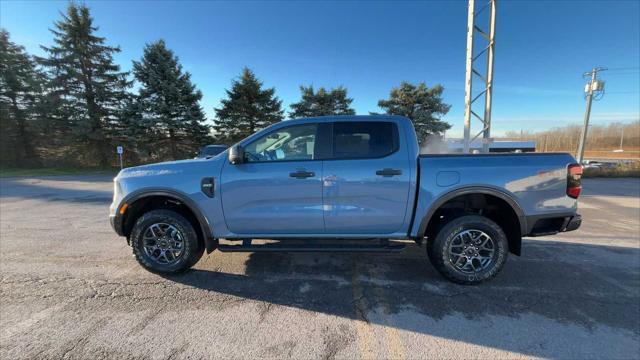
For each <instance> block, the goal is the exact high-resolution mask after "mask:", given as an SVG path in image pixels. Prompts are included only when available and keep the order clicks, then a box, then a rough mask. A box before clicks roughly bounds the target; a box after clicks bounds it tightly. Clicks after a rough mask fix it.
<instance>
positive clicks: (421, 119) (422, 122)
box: [378, 81, 451, 142]
mask: <svg viewBox="0 0 640 360" xmlns="http://www.w3.org/2000/svg"><path fill="white" fill-rule="evenodd" d="M443 91H444V88H443V87H442V85H436V86H434V87H432V88H428V87H427V85H425V84H424V83H420V84H418V85H417V86H416V85H413V84H410V83H407V82H404V81H403V82H402V83H400V86H399V87H397V88H393V89H391V94H390V96H389V99H388V100H380V101H378V106H379V107H381V108H383V109H384V110H385V112H386V113H387V114H389V115H401V116H406V117H408V118H409V119H411V121H413V125H414V127H415V128H416V133H417V135H418V140H419V141H421V142H422V141H423V140H424V139H426V138H427V136H429V135H430V134H437V135H440V134H442V133H444V132H445V131H446V130H448V129H449V128H451V125H450V124H449V123H447V122H444V121H442V120H441V117H442V116H443V115H445V114H446V113H447V112H449V108H451V105H448V104H445V103H444V102H443V100H442V92H443Z"/></svg>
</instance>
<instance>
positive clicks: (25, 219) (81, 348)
mask: <svg viewBox="0 0 640 360" xmlns="http://www.w3.org/2000/svg"><path fill="white" fill-rule="evenodd" d="M584 185H585V190H584V192H583V194H584V195H583V196H582V197H581V199H580V213H581V214H582V215H583V225H582V227H581V228H580V229H579V230H578V231H575V232H571V233H565V234H558V235H555V236H550V237H545V238H530V239H526V240H525V241H524V244H523V256H521V257H517V256H510V257H509V259H508V261H507V264H506V266H505V268H504V270H503V271H502V273H501V274H500V275H498V277H497V278H495V279H494V280H492V281H490V282H488V283H485V284H483V285H480V286H471V287H470V286H459V285H455V284H452V283H450V282H447V281H446V280H444V279H443V278H442V277H440V275H438V273H436V271H435V270H434V269H433V268H432V267H431V265H430V264H429V263H428V261H427V259H426V256H425V251H424V249H423V248H419V247H418V246H411V247H410V248H409V249H408V250H406V251H405V252H402V253H397V254H327V253H318V254H304V253H220V252H217V251H216V252H214V253H212V254H210V255H205V256H204V257H203V258H202V260H201V261H200V262H199V263H198V264H197V265H196V266H195V269H194V270H191V271H189V272H187V273H184V274H181V275H176V276H168V277H163V276H159V275H156V274H152V273H149V272H147V271H145V270H144V269H142V268H141V267H140V266H139V265H138V264H137V263H136V262H135V260H134V259H133V257H132V256H131V250H130V249H129V247H128V246H127V244H126V241H125V240H124V239H123V238H119V237H118V236H117V235H116V234H115V233H114V232H113V230H112V229H111V228H110V226H109V221H108V217H107V213H108V206H109V202H110V201H111V195H112V186H113V183H112V181H111V178H110V177H106V176H55V177H41V178H5V179H0V281H1V282H0V358H2V359H19V358H112V357H117V358H224V359H229V358H251V359H254V358H268V359H275V358H278V359H279V358H294V359H320V358H321V359H334V358H335V359H355V358H363V359H378V358H393V359H417V358H530V357H545V358H567V359H568V358H571V359H585V358H594V359H602V358H635V359H637V358H639V357H640V179H586V180H585V181H584Z"/></svg>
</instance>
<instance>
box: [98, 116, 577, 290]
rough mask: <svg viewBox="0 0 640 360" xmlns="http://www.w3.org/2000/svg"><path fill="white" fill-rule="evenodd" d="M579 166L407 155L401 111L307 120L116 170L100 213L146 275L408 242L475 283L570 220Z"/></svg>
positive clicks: (561, 158) (412, 145) (568, 159)
mask: <svg viewBox="0 0 640 360" xmlns="http://www.w3.org/2000/svg"><path fill="white" fill-rule="evenodd" d="M581 174H582V168H581V166H580V165H578V164H576V163H575V160H574V158H573V157H572V156H571V155H569V154H564V153H514V154H469V155H467V154H457V155H449V154H447V155H420V154H419V146H418V141H417V139H416V133H415V130H414V127H413V124H412V122H411V121H410V120H409V119H407V118H404V117H398V116H385V115H381V116H380V115H376V116H332V117H319V118H307V119H297V120H287V121H282V122H279V123H276V124H274V125H271V126H269V127H267V128H265V129H263V130H260V131H259V132H257V133H255V134H253V135H251V136H249V137H247V138H246V139H244V140H242V141H240V142H238V143H237V144H236V145H234V146H232V147H230V148H229V149H227V150H225V151H224V152H222V153H221V154H219V155H217V156H214V157H212V158H206V159H193V160H183V161H174V162H165V163H159V164H151V165H145V166H138V167H132V168H127V169H124V170H122V171H121V172H120V173H119V174H118V176H117V177H116V178H115V179H114V195H113V203H112V205H111V208H110V221H111V224H112V226H113V228H114V229H115V231H116V233H118V234H119V235H120V236H124V237H126V238H127V241H128V243H129V245H130V246H131V247H132V249H133V254H134V256H135V258H136V259H137V261H138V262H139V263H140V264H141V265H142V266H143V267H145V268H147V269H148V270H151V271H154V272H160V273H173V272H179V271H183V270H185V269H188V268H190V267H191V266H193V265H194V264H195V263H196V262H197V261H198V260H199V259H200V257H201V256H202V254H203V252H204V251H207V252H208V253H210V252H212V251H214V250H216V249H217V250H219V251H223V252H232V251H250V252H256V251H285V252H293V251H325V252H335V251H361V252H391V251H400V250H402V249H403V248H404V247H405V246H406V245H407V243H409V245H410V243H411V242H415V243H417V244H418V245H419V246H421V247H423V248H425V249H426V255H427V256H426V257H428V258H429V260H430V261H431V263H432V264H433V265H434V266H435V268H436V269H437V271H438V272H440V273H441V274H442V275H443V276H444V277H446V278H447V279H449V280H451V281H454V282H457V283H460V284H477V283H480V282H483V281H485V280H488V279H490V278H492V277H494V276H495V275H496V274H497V273H498V272H499V271H500V269H501V268H502V267H503V265H504V264H505V261H506V260H507V254H508V253H513V254H515V255H520V252H521V243H522V238H523V237H524V236H542V235H551V234H555V233H558V232H562V231H571V230H575V229H577V228H578V227H579V226H580V223H581V217H580V215H578V214H577V213H576V211H577V198H578V196H579V195H580V191H581V180H580V177H581ZM253 239H267V240H269V241H266V242H265V241H260V242H259V243H256V242H255V241H253V242H252V240H253ZM292 240H295V241H292Z"/></svg>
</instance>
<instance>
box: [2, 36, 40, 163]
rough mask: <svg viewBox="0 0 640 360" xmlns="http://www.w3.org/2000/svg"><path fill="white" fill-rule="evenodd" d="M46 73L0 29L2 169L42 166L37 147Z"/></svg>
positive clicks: (22, 48)
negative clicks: (7, 167)
mask: <svg viewBox="0 0 640 360" xmlns="http://www.w3.org/2000/svg"><path fill="white" fill-rule="evenodd" d="M43 80H44V78H43V74H42V73H40V72H39V71H38V69H37V68H36V64H35V62H34V60H33V59H32V58H31V56H29V55H28V54H27V53H26V52H25V51H24V47H22V46H19V45H17V44H15V43H13V42H11V40H10V39H9V33H8V32H7V31H6V30H4V29H0V162H1V163H2V165H3V166H6V165H9V166H35V165H38V164H39V163H40V161H39V159H38V156H37V154H36V150H35V146H36V141H37V136H38V126H37V120H38V109H39V107H40V105H41V101H40V99H41V96H40V94H41V92H42V82H43Z"/></svg>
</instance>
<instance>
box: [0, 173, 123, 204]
mask: <svg viewBox="0 0 640 360" xmlns="http://www.w3.org/2000/svg"><path fill="white" fill-rule="evenodd" d="M54 178H55V179H54ZM64 178H65V179H66V180H64V181H66V182H67V183H65V182H61V183H60V184H56V183H57V182H58V181H61V180H60V179H58V177H57V176H56V177H49V178H47V179H45V178H8V179H0V199H2V201H14V200H16V199H17V200H46V201H64V202H71V203H87V204H104V205H107V206H108V205H109V203H110V202H111V199H112V197H113V190H99V189H95V188H87V189H84V188H82V187H84V186H92V187H95V184H96V183H100V182H102V183H105V182H107V181H109V182H110V181H111V179H106V178H105V177H104V176H99V177H95V178H94V179H93V178H90V177H87V176H83V177H77V178H78V179H80V180H71V177H68V176H65V177H64ZM88 178H90V179H88ZM71 181H74V182H78V183H80V184H81V186H78V185H75V184H71V183H69V182H71ZM84 183H87V184H86V185H85V184H84ZM74 185H75V186H74ZM105 185H106V186H108V183H107V184H105ZM111 187H113V185H111Z"/></svg>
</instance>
